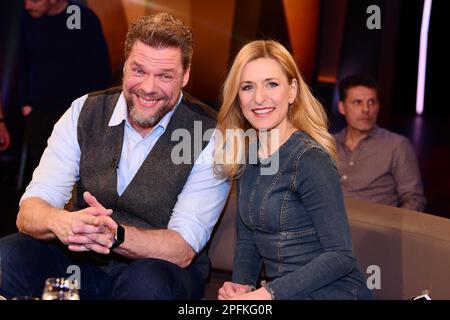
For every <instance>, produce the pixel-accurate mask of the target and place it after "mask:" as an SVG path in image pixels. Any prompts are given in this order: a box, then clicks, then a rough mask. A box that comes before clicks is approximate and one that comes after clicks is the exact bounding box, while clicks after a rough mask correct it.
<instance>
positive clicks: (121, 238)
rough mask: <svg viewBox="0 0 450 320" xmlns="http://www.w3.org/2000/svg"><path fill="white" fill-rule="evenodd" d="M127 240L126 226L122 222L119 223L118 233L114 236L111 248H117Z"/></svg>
mask: <svg viewBox="0 0 450 320" xmlns="http://www.w3.org/2000/svg"><path fill="white" fill-rule="evenodd" d="M124 242H125V228H124V227H122V226H121V225H120V224H117V229H116V235H115V236H114V242H113V244H112V246H111V248H110V249H115V248H117V247H118V246H120V245H121V244H122V243H124Z"/></svg>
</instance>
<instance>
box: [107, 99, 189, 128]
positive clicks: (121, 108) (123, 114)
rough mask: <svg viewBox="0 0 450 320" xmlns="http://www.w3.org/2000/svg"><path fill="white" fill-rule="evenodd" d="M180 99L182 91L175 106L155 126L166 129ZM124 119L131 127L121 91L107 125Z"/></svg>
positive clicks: (114, 124) (111, 125)
mask: <svg viewBox="0 0 450 320" xmlns="http://www.w3.org/2000/svg"><path fill="white" fill-rule="evenodd" d="M182 99H183V92H181V93H180V97H179V98H178V101H177V103H176V105H175V108H173V109H172V110H171V111H170V112H168V113H167V114H166V115H165V116H164V117H163V118H162V119H161V120H160V121H159V122H158V124H157V125H156V126H155V128H157V127H161V128H163V129H164V130H166V128H167V126H168V124H169V121H170V119H171V118H172V115H173V113H174V112H175V110H176V109H177V108H178V106H179V105H180V103H181V100H182ZM124 120H125V122H126V124H127V125H128V126H130V127H131V124H130V122H129V121H128V108H127V102H126V100H125V96H124V95H123V91H122V93H121V94H120V97H119V100H117V103H116V107H115V108H114V111H113V114H112V116H111V119H110V120H109V123H108V126H109V127H114V126H118V125H119V124H121V123H122V121H124Z"/></svg>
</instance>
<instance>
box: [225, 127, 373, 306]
mask: <svg viewBox="0 0 450 320" xmlns="http://www.w3.org/2000/svg"><path fill="white" fill-rule="evenodd" d="M278 152H279V157H278V158H279V170H278V172H277V173H276V174H274V175H262V174H261V167H260V166H259V165H251V164H247V165H246V167H245V170H244V172H243V174H242V176H241V177H240V178H239V181H238V210H239V214H238V216H237V232H238V235H237V245H236V250H235V258H234V266H233V282H237V283H242V284H249V285H254V286H256V285H257V283H258V280H259V275H260V272H261V269H262V266H264V273H265V276H266V277H267V279H268V282H267V285H266V286H265V287H266V289H268V290H269V291H270V292H271V293H272V295H273V297H274V298H275V299H370V298H372V293H371V292H370V290H369V289H368V288H367V286H366V281H365V279H364V276H363V274H362V272H361V271H360V270H359V269H358V267H357V262H356V259H355V257H354V255H353V252H352V242H351V236H350V231H349V226H348V220H347V215H346V209H345V205H344V201H343V196H342V191H341V186H340V181H339V174H338V172H337V169H336V164H335V163H334V161H333V160H332V159H331V157H330V156H329V155H328V153H327V152H326V151H324V149H323V148H322V147H321V146H320V145H319V144H317V143H316V142H315V141H314V140H313V139H312V138H310V137H309V136H308V135H307V134H306V133H304V132H303V131H297V132H295V133H294V134H293V135H292V136H291V137H290V138H289V139H288V140H287V141H286V142H285V143H284V144H283V145H282V146H281V147H280V148H279V150H278ZM273 158H275V157H273Z"/></svg>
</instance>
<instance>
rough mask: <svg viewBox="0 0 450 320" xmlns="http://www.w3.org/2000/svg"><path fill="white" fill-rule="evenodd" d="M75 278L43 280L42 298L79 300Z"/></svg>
mask: <svg viewBox="0 0 450 320" xmlns="http://www.w3.org/2000/svg"><path fill="white" fill-rule="evenodd" d="M78 288H79V285H78V282H77V281H76V280H75V279H66V278H48V279H47V280H45V286H44V291H43V292H42V300H80V295H79V292H78Z"/></svg>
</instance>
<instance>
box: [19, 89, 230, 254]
mask: <svg viewBox="0 0 450 320" xmlns="http://www.w3.org/2000/svg"><path fill="white" fill-rule="evenodd" d="M181 98H182V96H180V98H179V100H178V103H177V106H176V107H175V108H174V109H173V110H172V111H171V112H169V113H167V114H166V115H165V116H164V117H163V118H162V119H161V121H160V122H159V123H158V124H157V125H156V126H155V127H154V128H153V129H152V131H151V132H150V133H148V134H147V135H146V136H145V137H142V136H141V135H140V134H139V133H138V132H137V131H136V130H135V129H134V128H133V127H132V126H131V124H130V122H129V121H128V111H127V104H126V101H125V97H124V96H123V93H122V94H121V95H120V97H119V100H118V102H117V104H116V107H115V109H114V112H113V114H112V116H111V119H110V121H109V126H117V125H119V124H120V123H121V122H122V121H123V120H125V130H124V139H123V147H122V154H121V158H120V162H119V166H118V169H117V192H118V194H119V195H121V194H122V193H123V192H124V190H125V189H126V187H127V186H128V184H129V183H130V182H131V180H132V179H133V177H134V175H135V174H136V172H137V171H138V169H139V167H140V166H141V165H142V163H143V162H144V160H145V159H146V157H147V155H148V154H149V153H150V151H151V150H152V148H153V147H154V145H155V144H156V142H157V141H158V139H159V138H160V137H161V136H162V134H163V133H164V132H165V130H166V128H167V125H168V123H169V121H170V119H171V117H172V115H173V113H174V111H175V110H176V108H178V107H179V103H180V101H181ZM86 99H87V95H85V96H83V97H81V98H78V99H77V100H75V101H74V102H73V103H72V106H71V107H70V108H69V109H68V110H67V111H66V112H65V113H64V115H63V116H62V117H61V119H60V120H59V121H58V122H57V123H56V124H55V127H54V129H53V132H52V134H51V136H50V138H49V139H48V145H47V148H46V149H45V151H44V153H43V155H42V158H41V161H40V163H39V166H38V167H37V168H36V170H35V171H34V173H33V179H32V181H31V182H30V184H29V185H28V187H27V189H26V191H25V193H24V195H23V196H22V198H21V200H20V202H22V201H23V200H24V199H26V198H30V197H39V198H41V199H43V200H44V201H46V202H47V203H48V204H50V205H52V206H54V207H57V208H63V207H64V205H65V204H66V203H67V202H68V201H69V200H70V198H71V196H72V189H73V186H74V185H75V183H76V182H77V181H78V180H79V178H80V176H79V167H80V146H79V145H78V140H77V123H78V117H79V114H80V112H81V109H82V107H83V104H84V102H85V101H86ZM213 152H214V135H213V137H212V138H211V140H210V142H209V143H208V145H207V146H206V148H205V149H204V150H203V151H202V152H201V154H200V155H199V157H198V158H197V160H196V161H195V163H194V166H193V168H192V171H191V173H190V174H189V177H188V179H187V182H186V184H185V185H184V187H183V190H182V191H181V193H180V194H179V195H178V198H177V202H176V204H175V207H174V208H173V212H172V216H171V218H170V221H169V225H168V229H170V230H173V231H176V232H178V233H179V234H180V235H181V236H182V237H183V238H184V240H185V241H186V242H187V243H189V245H190V246H191V247H192V248H193V249H194V251H195V252H200V251H201V250H202V249H203V247H204V246H205V244H206V243H207V242H208V240H209V238H210V236H211V232H212V230H213V228H214V225H215V224H216V222H217V219H218V218H219V215H220V213H221V212H222V210H223V207H224V206H225V202H226V199H227V196H228V192H229V189H230V184H229V182H228V181H227V180H226V179H218V178H216V177H215V176H214V172H213ZM168 174H169V173H168ZM94 196H95V194H94Z"/></svg>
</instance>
